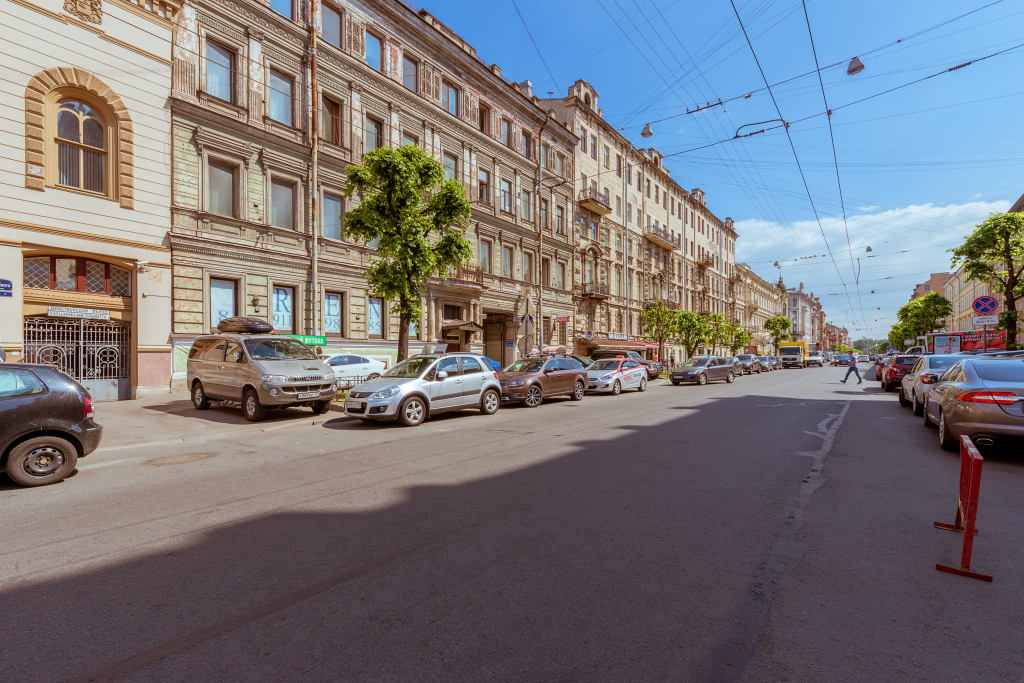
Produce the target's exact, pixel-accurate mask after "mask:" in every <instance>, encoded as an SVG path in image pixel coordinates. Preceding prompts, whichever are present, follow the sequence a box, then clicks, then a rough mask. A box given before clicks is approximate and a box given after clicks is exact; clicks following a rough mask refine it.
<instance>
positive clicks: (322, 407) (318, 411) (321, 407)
mask: <svg viewBox="0 0 1024 683" xmlns="http://www.w3.org/2000/svg"><path fill="white" fill-rule="evenodd" d="M330 409H331V402H330V401H315V402H314V403H313V414H314V415H323V414H324V413H326V412H327V411H329V410H330Z"/></svg>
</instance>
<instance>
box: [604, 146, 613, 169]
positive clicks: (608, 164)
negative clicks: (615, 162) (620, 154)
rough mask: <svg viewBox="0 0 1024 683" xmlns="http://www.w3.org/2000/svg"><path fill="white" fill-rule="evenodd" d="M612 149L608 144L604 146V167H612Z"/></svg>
mask: <svg viewBox="0 0 1024 683" xmlns="http://www.w3.org/2000/svg"><path fill="white" fill-rule="evenodd" d="M611 155H612V153H611V150H610V149H608V145H605V146H604V167H605V168H611Z"/></svg>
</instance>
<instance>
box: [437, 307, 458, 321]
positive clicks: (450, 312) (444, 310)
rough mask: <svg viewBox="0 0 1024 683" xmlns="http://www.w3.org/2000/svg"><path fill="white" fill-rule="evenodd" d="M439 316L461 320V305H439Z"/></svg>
mask: <svg viewBox="0 0 1024 683" xmlns="http://www.w3.org/2000/svg"><path fill="white" fill-rule="evenodd" d="M441 317H442V318H444V319H445V320H461V319H462V306H458V305H455V304H444V306H442V307H441Z"/></svg>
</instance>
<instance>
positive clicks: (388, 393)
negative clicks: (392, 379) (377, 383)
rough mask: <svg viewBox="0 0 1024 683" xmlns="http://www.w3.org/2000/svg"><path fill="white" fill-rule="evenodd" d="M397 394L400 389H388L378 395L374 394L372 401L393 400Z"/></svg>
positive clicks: (382, 390)
mask: <svg viewBox="0 0 1024 683" xmlns="http://www.w3.org/2000/svg"><path fill="white" fill-rule="evenodd" d="M397 393H398V387H388V388H387V389H381V390H380V391H378V392H377V393H376V394H374V395H373V396H371V397H370V398H371V399H374V398H391V397H392V396H394V395H395V394H397Z"/></svg>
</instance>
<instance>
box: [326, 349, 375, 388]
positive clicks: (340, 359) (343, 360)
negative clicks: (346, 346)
mask: <svg viewBox="0 0 1024 683" xmlns="http://www.w3.org/2000/svg"><path fill="white" fill-rule="evenodd" d="M320 360H322V361H323V362H325V363H327V364H328V365H329V366H331V370H333V371H334V378H335V379H337V380H340V382H339V383H341V382H344V381H345V380H348V382H352V381H353V380H358V381H367V380H371V379H377V378H378V377H380V376H381V375H383V374H384V373H385V372H386V371H387V369H388V364H387V363H385V362H383V361H379V360H374V359H373V358H367V357H366V356H360V355H358V354H355V353H332V354H321V356H320Z"/></svg>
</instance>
